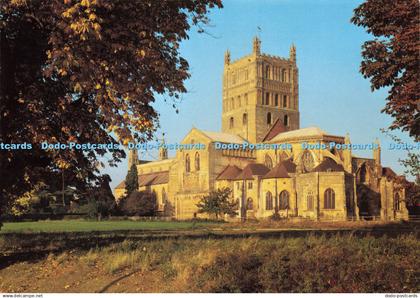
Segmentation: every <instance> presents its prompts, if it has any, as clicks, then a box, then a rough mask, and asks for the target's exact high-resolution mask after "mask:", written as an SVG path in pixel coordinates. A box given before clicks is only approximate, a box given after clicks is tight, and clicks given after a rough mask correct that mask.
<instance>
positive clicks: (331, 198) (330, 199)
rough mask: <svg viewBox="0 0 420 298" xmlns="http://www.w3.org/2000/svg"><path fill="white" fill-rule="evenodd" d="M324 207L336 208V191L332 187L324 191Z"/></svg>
mask: <svg viewBox="0 0 420 298" xmlns="http://www.w3.org/2000/svg"><path fill="white" fill-rule="evenodd" d="M324 209H335V193H334V190H332V189H331V188H328V189H327V190H326V191H325V193H324Z"/></svg>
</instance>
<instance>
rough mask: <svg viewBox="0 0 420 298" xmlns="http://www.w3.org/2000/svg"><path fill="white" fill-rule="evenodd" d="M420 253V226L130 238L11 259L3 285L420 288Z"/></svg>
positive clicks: (45, 288) (57, 288)
mask: <svg viewBox="0 0 420 298" xmlns="http://www.w3.org/2000/svg"><path fill="white" fill-rule="evenodd" d="M419 254H420V243H419V241H418V237H416V235H414V234H411V235H402V236H399V237H397V238H389V237H387V236H382V237H372V236H354V235H345V236H342V235H341V236H340V235H336V236H332V237H325V236H316V235H307V236H304V237H293V238H284V237H276V238H271V239H263V238H260V237H250V238H237V239H211V238H202V239H185V238H182V237H180V238H177V239H162V240H147V239H144V240H136V241H131V240H126V241H123V242H121V243H115V244H110V245H105V246H98V247H95V248H92V249H90V250H84V249H71V250H70V249H69V250H66V251H64V252H56V253H50V254H49V255H46V256H44V257H42V258H31V259H30V260H29V261H15V262H11V263H8V264H7V265H6V266H1V267H0V292H58V293H60V292H69V293H72V292H118V293H122V292H131V293H135V292H148V293H150V292H152V293H153V292H194V293H196V292H210V293H213V292H228V293H231V292H280V293H284V292H286V293H289V292H316V293H318V292H339V293H343V292H344V293H347V292H350V293H353V292H355V293H360V292H368V293H369V292H378V293H390V292H392V293H394V292H395V293H397V292H411V293H416V292H419V291H420V286H419V285H420V283H419V279H418V277H419V276H420V275H419V274H420V271H419V268H420V259H419V258H418V256H419ZM0 263H1V262H0Z"/></svg>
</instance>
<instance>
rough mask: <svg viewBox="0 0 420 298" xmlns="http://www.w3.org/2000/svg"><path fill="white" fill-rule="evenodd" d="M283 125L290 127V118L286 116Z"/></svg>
mask: <svg viewBox="0 0 420 298" xmlns="http://www.w3.org/2000/svg"><path fill="white" fill-rule="evenodd" d="M283 124H284V126H289V116H287V115H284V118H283Z"/></svg>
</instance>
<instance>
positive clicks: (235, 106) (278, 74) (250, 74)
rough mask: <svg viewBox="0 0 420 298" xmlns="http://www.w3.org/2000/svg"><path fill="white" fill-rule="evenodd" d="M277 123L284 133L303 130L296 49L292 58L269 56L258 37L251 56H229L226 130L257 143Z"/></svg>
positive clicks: (225, 88)
mask: <svg viewBox="0 0 420 298" xmlns="http://www.w3.org/2000/svg"><path fill="white" fill-rule="evenodd" d="M276 122H277V125H279V124H280V125H283V126H284V130H295V129H299V94H298V69H297V66H296V48H295V47H294V45H292V46H291V48H290V55H289V58H288V59H287V58H281V57H278V56H271V55H266V54H263V53H261V41H260V40H259V39H258V38H257V37H255V38H254V41H253V51H252V54H251V55H248V56H245V57H243V58H241V59H239V60H236V61H233V62H232V61H231V59H230V52H229V51H227V52H226V54H225V64H224V71H223V113H222V131H223V132H226V133H232V134H238V135H240V136H241V137H243V138H245V139H247V140H248V141H249V142H252V143H256V142H261V141H262V140H263V138H264V137H265V136H266V134H267V132H268V131H269V130H270V128H271V127H272V126H273V124H275V123H276Z"/></svg>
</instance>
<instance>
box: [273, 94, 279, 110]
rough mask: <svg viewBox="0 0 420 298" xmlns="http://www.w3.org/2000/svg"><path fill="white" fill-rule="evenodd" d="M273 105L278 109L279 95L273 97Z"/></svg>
mask: <svg viewBox="0 0 420 298" xmlns="http://www.w3.org/2000/svg"><path fill="white" fill-rule="evenodd" d="M274 105H275V106H276V107H278V106H279V95H278V94H276V95H275V96H274Z"/></svg>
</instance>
